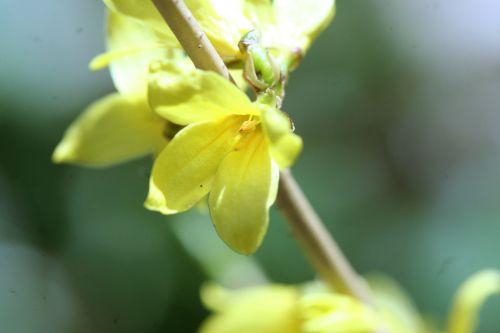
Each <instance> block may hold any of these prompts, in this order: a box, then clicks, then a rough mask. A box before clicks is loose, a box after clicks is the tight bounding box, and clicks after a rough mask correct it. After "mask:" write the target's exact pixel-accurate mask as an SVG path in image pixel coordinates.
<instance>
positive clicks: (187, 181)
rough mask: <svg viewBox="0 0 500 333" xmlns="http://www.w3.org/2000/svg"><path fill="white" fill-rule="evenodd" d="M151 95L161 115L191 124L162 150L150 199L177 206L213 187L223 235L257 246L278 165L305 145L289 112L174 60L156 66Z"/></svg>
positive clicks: (167, 210)
mask: <svg viewBox="0 0 500 333" xmlns="http://www.w3.org/2000/svg"><path fill="white" fill-rule="evenodd" d="M149 100H150V103H151V106H152V107H153V109H154V110H155V111H156V113H157V114H158V115H160V116H161V117H163V118H165V119H167V120H168V121H171V122H172V123H175V124H178V125H185V126H186V127H184V128H183V129H182V130H180V131H179V132H178V133H177V134H176V136H175V137H174V138H173V140H172V141H171V142H170V143H169V144H168V145H167V146H166V147H165V149H164V150H163V151H162V152H161V153H160V154H159V155H158V157H157V159H156V162H155V165H154V167H153V172H152V175H151V180H150V188H149V195H148V198H147V200H146V204H145V205H146V207H147V208H149V209H151V210H156V211H159V212H162V213H164V214H173V213H177V212H181V211H185V210H187V209H189V208H191V207H192V206H193V205H194V204H196V203H197V202H198V201H200V200H201V199H202V198H203V197H204V196H206V195H207V194H208V193H210V195H209V207H210V213H211V216H212V220H213V222H214V225H215V228H216V230H217V232H218V234H219V236H220V237H221V238H222V239H223V240H224V241H225V242H226V243H227V244H228V245H229V246H230V247H231V248H233V249H234V250H235V251H238V252H240V253H245V254H250V253H252V252H254V251H255V250H256V249H257V247H258V246H259V245H260V243H261V241H262V238H263V236H264V234H265V232H266V230H267V225H268V219H269V213H268V210H269V207H270V205H271V204H272V203H273V202H274V200H275V197H276V192H277V185H278V178H279V172H278V171H279V168H278V165H279V166H281V167H287V166H289V165H290V164H292V163H293V161H294V159H295V158H296V156H297V155H298V153H299V152H300V150H301V147H302V140H301V139H300V137H298V136H296V135H295V134H293V133H292V131H291V123H290V120H289V119H288V118H287V117H286V116H285V115H284V114H283V113H281V111H279V110H277V109H275V108H273V107H270V106H267V105H264V104H259V103H252V102H250V100H249V98H248V97H247V96H246V95H245V93H244V92H242V91H241V90H239V89H238V88H237V87H236V86H234V85H232V84H231V83H230V82H229V81H227V80H225V79H223V78H222V77H220V76H219V75H217V74H215V73H213V72H205V71H200V70H193V69H185V68H181V67H178V66H176V64H175V63H173V62H164V63H156V64H155V65H152V66H151V78H150V85H149Z"/></svg>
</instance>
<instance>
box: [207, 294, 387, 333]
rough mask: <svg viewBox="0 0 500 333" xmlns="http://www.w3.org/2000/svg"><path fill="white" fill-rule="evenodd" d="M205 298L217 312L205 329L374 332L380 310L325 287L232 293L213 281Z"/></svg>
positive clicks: (227, 332) (217, 332)
mask: <svg viewBox="0 0 500 333" xmlns="http://www.w3.org/2000/svg"><path fill="white" fill-rule="evenodd" d="M201 298H202V301H203V303H204V304H205V306H206V307H207V308H208V309H209V310H211V311H212V312H213V314H212V315H211V316H210V317H209V318H208V319H207V320H206V321H205V322H204V323H203V325H202V326H201V328H200V330H199V332H200V333H255V332H259V333H368V332H370V333H371V332H373V330H374V329H375V328H376V327H378V326H377V325H378V319H377V317H376V315H375V312H374V311H373V310H371V309H370V308H368V307H367V306H365V305H363V304H361V303H359V302H357V301H355V300H354V299H352V298H350V297H347V296H342V295H340V294H336V293H331V292H327V291H326V290H324V289H323V288H314V287H313V288H299V287H296V286H287V285H267V286H258V287H250V288H244V289H241V290H236V291H230V290H226V289H223V288H221V287H217V286H214V285H208V286H205V287H204V288H202V292H201Z"/></svg>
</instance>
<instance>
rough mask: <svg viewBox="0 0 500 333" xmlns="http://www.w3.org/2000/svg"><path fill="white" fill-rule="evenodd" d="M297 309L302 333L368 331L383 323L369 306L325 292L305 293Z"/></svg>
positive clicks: (375, 329) (352, 332) (364, 332)
mask: <svg viewBox="0 0 500 333" xmlns="http://www.w3.org/2000/svg"><path fill="white" fill-rule="evenodd" d="M300 310H301V315H302V319H303V325H302V332H303V333H346V332H348V333H369V332H376V331H377V328H381V327H382V325H383V323H382V322H381V320H380V319H379V318H378V316H377V315H376V313H375V311H374V310H373V309H372V308H370V307H369V306H366V305H365V304H363V303H361V302H360V301H358V300H356V299H354V298H352V297H348V296H342V295H340V294H335V293H332V292H327V291H323V292H311V293H306V294H305V295H304V296H302V297H301V300H300ZM405 333H406V332H405Z"/></svg>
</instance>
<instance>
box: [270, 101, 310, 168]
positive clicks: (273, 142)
mask: <svg viewBox="0 0 500 333" xmlns="http://www.w3.org/2000/svg"><path fill="white" fill-rule="evenodd" d="M261 109H262V113H261V118H262V124H263V125H264V130H265V133H266V135H267V137H268V139H269V142H270V148H271V154H272V157H273V160H274V161H275V162H276V163H277V164H278V165H279V166H280V168H282V169H284V168H287V167H289V166H291V165H292V164H293V163H294V162H295V160H296V159H297V157H298V156H299V154H300V152H301V151H302V138H301V137H299V136H298V135H296V134H294V133H292V130H291V127H292V124H291V122H290V119H289V118H288V117H287V116H286V115H285V114H284V113H283V112H281V111H279V110H277V109H275V108H271V107H262V108H261Z"/></svg>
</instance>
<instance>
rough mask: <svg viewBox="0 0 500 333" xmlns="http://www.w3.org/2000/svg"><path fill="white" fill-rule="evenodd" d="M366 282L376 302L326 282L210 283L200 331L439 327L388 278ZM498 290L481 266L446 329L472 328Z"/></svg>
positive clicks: (427, 330) (414, 331)
mask: <svg viewBox="0 0 500 333" xmlns="http://www.w3.org/2000/svg"><path fill="white" fill-rule="evenodd" d="M368 282H369V283H370V285H371V288H372V290H373V292H374V299H375V305H376V307H375V308H371V307H368V306H366V305H363V304H361V303H360V302H358V301H356V300H354V299H353V298H351V297H348V296H343V295H340V294H337V293H334V292H331V291H327V290H326V289H324V288H321V287H316V288H309V289H308V288H298V287H294V286H284V285H269V286H261V287H251V288H245V289H241V290H236V291H229V290H225V289H223V288H220V287H216V286H213V285H210V286H207V287H205V288H203V289H202V300H203V302H204V303H205V305H206V306H207V308H209V309H210V310H212V311H213V312H214V314H213V315H212V316H211V317H210V318H208V319H207V320H206V321H205V323H203V325H202V327H201V328H200V330H199V332H200V333H254V332H259V333H372V332H376V331H377V329H383V332H387V333H438V332H442V331H441V330H436V329H435V328H432V327H431V326H429V325H427V324H426V323H425V322H424V320H423V319H422V318H421V317H420V316H419V314H418V312H417V311H416V309H415V306H414V305H413V303H412V301H411V300H410V299H409V297H408V296H407V295H406V293H405V292H404V291H403V290H401V288H400V287H399V286H398V285H397V284H396V283H395V282H394V281H393V280H391V279H389V278H387V277H383V276H377V277H374V278H372V279H371V280H370V279H369V280H368ZM494 293H500V272H498V271H493V270H489V271H482V272H479V273H477V274H475V275H474V276H472V277H471V278H469V279H468V280H467V281H466V282H465V283H464V284H463V285H462V286H461V287H460V288H459V290H458V293H457V295H456V297H455V301H454V305H453V308H452V311H451V313H450V316H449V324H448V329H447V330H446V332H447V333H473V332H474V330H475V328H476V324H477V318H476V317H477V313H478V312H479V309H480V306H481V305H482V303H484V301H485V300H486V298H487V297H488V296H490V295H492V294H494Z"/></svg>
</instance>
